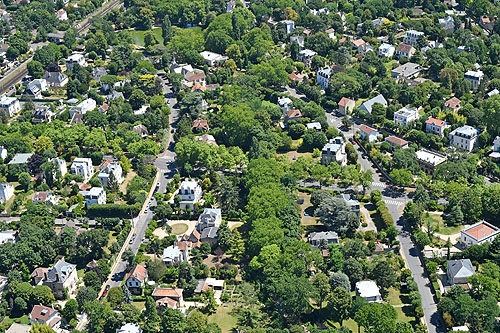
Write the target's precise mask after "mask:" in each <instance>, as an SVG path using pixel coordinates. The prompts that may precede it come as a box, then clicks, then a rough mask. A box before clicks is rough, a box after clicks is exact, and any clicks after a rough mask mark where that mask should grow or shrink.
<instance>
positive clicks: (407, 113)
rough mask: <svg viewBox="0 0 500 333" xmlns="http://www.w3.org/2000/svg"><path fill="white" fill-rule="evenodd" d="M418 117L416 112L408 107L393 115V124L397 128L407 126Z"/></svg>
mask: <svg viewBox="0 0 500 333" xmlns="http://www.w3.org/2000/svg"><path fill="white" fill-rule="evenodd" d="M418 117H419V114H418V110H417V109H412V108H409V107H406V106H405V107H403V108H401V109H399V110H398V111H397V112H395V113H394V122H395V123H396V125H398V126H407V125H408V124H409V123H411V122H412V121H415V120H417V119H418Z"/></svg>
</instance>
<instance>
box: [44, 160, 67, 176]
mask: <svg viewBox="0 0 500 333" xmlns="http://www.w3.org/2000/svg"><path fill="white" fill-rule="evenodd" d="M49 162H52V163H55V164H56V167H57V170H56V172H55V173H56V175H55V177H56V178H57V171H59V172H60V173H61V175H60V177H64V175H65V174H66V173H68V167H67V166H66V161H65V160H63V159H62V158H59V157H56V158H49Z"/></svg>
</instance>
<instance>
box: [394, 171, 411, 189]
mask: <svg viewBox="0 0 500 333" xmlns="http://www.w3.org/2000/svg"><path fill="white" fill-rule="evenodd" d="M389 176H390V177H391V178H392V182H393V183H394V184H395V185H399V186H410V185H411V183H412V182H413V175H412V173H411V171H409V170H406V169H394V170H392V171H391V173H390V174H389Z"/></svg>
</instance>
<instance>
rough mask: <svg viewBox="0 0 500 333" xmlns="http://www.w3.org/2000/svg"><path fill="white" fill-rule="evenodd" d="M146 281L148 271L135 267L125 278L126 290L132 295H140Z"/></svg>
mask: <svg viewBox="0 0 500 333" xmlns="http://www.w3.org/2000/svg"><path fill="white" fill-rule="evenodd" d="M147 279H148V271H147V270H146V268H144V266H141V265H135V267H134V269H133V270H131V271H130V272H129V273H128V274H127V276H126V278H125V284H126V285H127V288H128V289H129V290H130V291H131V292H132V293H134V294H139V295H140V294H141V293H142V291H141V288H142V287H144V285H145V284H146V281H147Z"/></svg>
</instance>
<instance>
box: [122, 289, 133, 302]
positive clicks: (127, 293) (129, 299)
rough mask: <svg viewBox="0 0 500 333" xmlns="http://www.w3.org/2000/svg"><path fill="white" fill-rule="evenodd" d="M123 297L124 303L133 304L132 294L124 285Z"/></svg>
mask: <svg viewBox="0 0 500 333" xmlns="http://www.w3.org/2000/svg"><path fill="white" fill-rule="evenodd" d="M122 296H123V302H124V303H127V304H132V293H131V292H130V290H129V289H128V287H127V285H126V284H124V285H123V287H122Z"/></svg>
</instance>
